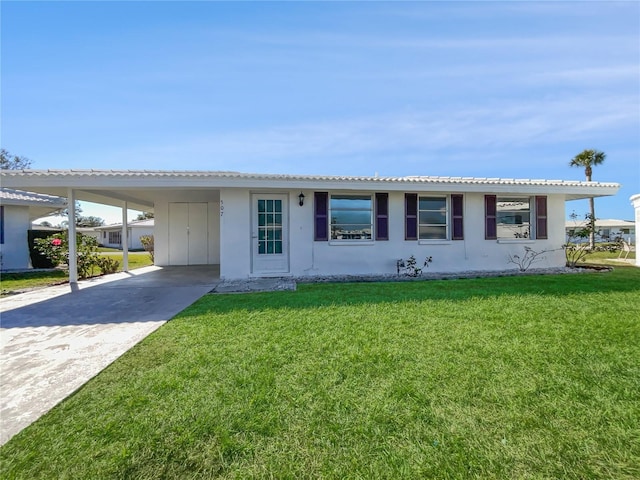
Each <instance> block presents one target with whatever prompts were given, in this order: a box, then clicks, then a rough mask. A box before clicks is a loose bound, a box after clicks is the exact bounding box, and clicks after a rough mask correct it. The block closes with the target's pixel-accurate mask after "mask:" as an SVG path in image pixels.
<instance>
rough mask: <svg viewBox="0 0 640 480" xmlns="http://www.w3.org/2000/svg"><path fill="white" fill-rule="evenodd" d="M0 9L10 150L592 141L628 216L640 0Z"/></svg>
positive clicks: (440, 158)
mask: <svg viewBox="0 0 640 480" xmlns="http://www.w3.org/2000/svg"><path fill="white" fill-rule="evenodd" d="M0 8H1V15H2V17H1V22H2V25H1V26H2V38H1V40H2V45H1V53H2V65H1V66H2V71H1V80H2V99H1V101H2V103H1V120H2V137H1V141H2V147H3V148H6V149H8V150H9V151H10V152H12V153H14V154H18V155H25V156H27V157H29V158H31V159H32V160H33V161H34V165H33V168H40V169H48V168H56V169H66V168H95V169H101V168H102V169H104V168H111V169H131V168H134V169H169V170H180V169H188V170H236V171H243V172H266V173H298V174H311V173H316V174H329V175H331V174H336V175H373V174H374V173H376V172H377V173H378V174H379V175H383V176H386V175H389V176H402V175H451V176H478V177H506V178H547V179H584V172H583V171H582V170H579V169H572V168H569V167H568V163H569V161H570V160H571V158H572V157H573V156H575V155H576V154H577V153H579V152H581V151H582V150H584V149H586V148H595V149H598V150H602V151H604V152H605V153H606V154H607V160H606V162H605V164H604V165H602V166H600V167H597V168H596V169H595V170H594V179H595V180H598V181H613V182H619V183H622V184H623V188H622V189H621V190H620V193H619V194H618V195H617V196H616V197H613V198H605V199H598V200H597V201H596V208H597V210H596V213H597V216H598V217H600V218H624V219H631V218H633V209H632V207H631V205H630V204H629V197H630V196H631V195H632V194H635V193H640V3H639V2H619V3H617V2H560V3H556V2H546V1H544V2H366V1H360V2H295V3H294V2H276V3H271V2H151V1H149V2H14V1H6V0H5V1H2V2H1V4H0ZM571 210H575V211H576V212H577V213H578V214H580V215H582V214H584V213H586V212H587V210H588V207H587V204H586V202H572V203H569V204H568V211H569V212H570V211H571ZM84 213H85V214H87V215H98V216H102V217H103V218H106V219H107V220H108V222H109V223H111V222H115V221H118V220H119V218H120V217H119V213H118V212H117V211H107V210H104V209H96V208H93V207H91V206H90V205H87V206H85V209H84Z"/></svg>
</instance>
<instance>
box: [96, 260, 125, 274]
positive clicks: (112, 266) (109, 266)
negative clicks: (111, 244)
mask: <svg viewBox="0 0 640 480" xmlns="http://www.w3.org/2000/svg"><path fill="white" fill-rule="evenodd" d="M119 267H120V262H119V261H117V260H115V259H113V258H109V257H98V268H99V269H100V271H101V272H102V273H103V274H105V275H107V274H109V273H116V272H117V271H118V268H119Z"/></svg>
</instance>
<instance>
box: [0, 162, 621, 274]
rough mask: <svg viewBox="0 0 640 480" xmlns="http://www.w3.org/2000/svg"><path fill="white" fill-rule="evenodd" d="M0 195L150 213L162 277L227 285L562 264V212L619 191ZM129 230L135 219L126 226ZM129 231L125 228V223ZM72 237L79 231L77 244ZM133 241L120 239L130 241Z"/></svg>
mask: <svg viewBox="0 0 640 480" xmlns="http://www.w3.org/2000/svg"><path fill="white" fill-rule="evenodd" d="M0 176H1V178H2V182H3V184H5V185H7V186H11V187H13V188H28V189H30V190H33V191H38V192H42V193H47V194H50V195H64V196H66V197H67V198H68V200H69V205H70V209H72V208H73V204H74V201H75V200H76V199H79V200H86V201H91V202H98V203H103V204H108V205H116V206H121V207H122V208H123V212H126V209H127V208H131V209H136V210H143V211H153V212H154V214H155V227H154V237H155V263H156V265H160V266H163V265H196V264H218V265H219V266H220V276H221V278H223V279H240V278H248V277H264V276H327V275H344V274H348V275H352V274H353V275H356V274H394V273H396V272H397V265H398V260H400V259H407V258H409V257H410V256H411V255H413V256H415V257H416V259H417V260H418V262H421V261H422V259H424V258H426V257H431V258H432V263H431V264H430V266H429V271H434V272H457V271H471V270H504V269H509V268H517V267H516V266H515V265H513V264H510V263H509V255H522V254H524V252H525V247H529V248H531V249H533V250H534V251H537V252H540V251H542V250H544V251H545V252H546V253H545V254H544V255H541V257H543V258H542V259H541V261H540V262H538V263H536V266H539V267H557V266H563V265H564V264H565V258H564V252H563V250H562V245H563V244H564V243H565V218H564V217H565V202H566V201H568V200H574V199H585V198H591V197H600V196H606V195H614V194H616V192H617V191H618V189H619V184H617V183H599V182H584V181H574V180H528V179H503V178H467V177H429V176H407V177H378V176H374V177H347V176H324V175H280V174H249V173H238V172H221V171H146V170H145V171H129V170H125V171H112V170H5V171H2V172H1V173H0ZM123 218H126V213H125V215H123ZM125 223H126V222H125ZM73 233H74V232H73V231H72V229H71V228H70V234H73ZM126 233H127V230H126V229H123V235H126Z"/></svg>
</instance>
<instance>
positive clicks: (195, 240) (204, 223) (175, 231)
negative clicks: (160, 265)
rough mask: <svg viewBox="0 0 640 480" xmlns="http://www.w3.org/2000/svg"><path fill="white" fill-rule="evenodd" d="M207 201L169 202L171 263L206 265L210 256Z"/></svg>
mask: <svg viewBox="0 0 640 480" xmlns="http://www.w3.org/2000/svg"><path fill="white" fill-rule="evenodd" d="M208 219H209V215H208V206H207V204H206V203H170V204H169V265H204V264H207V263H208V257H209V248H208V245H209V222H208Z"/></svg>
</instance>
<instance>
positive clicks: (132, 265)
mask: <svg viewBox="0 0 640 480" xmlns="http://www.w3.org/2000/svg"><path fill="white" fill-rule="evenodd" d="M107 256H108V257H109V258H113V259H114V260H116V261H118V262H119V263H120V266H119V268H118V271H119V272H121V271H122V252H120V253H119V254H118V253H113V254H109V255H107ZM149 265H153V262H151V258H150V257H149V254H148V253H146V252H134V253H132V252H129V270H134V269H136V268H141V267H147V266H149ZM95 274H96V275H101V274H102V272H101V271H100V269H96V272H95ZM68 281H69V275H68V274H67V272H66V270H51V271H46V272H20V273H3V274H2V276H1V277H0V294H1V295H10V294H12V293H16V292H20V291H23V290H28V289H32V288H40V287H49V286H51V285H58V284H60V283H65V282H68Z"/></svg>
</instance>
